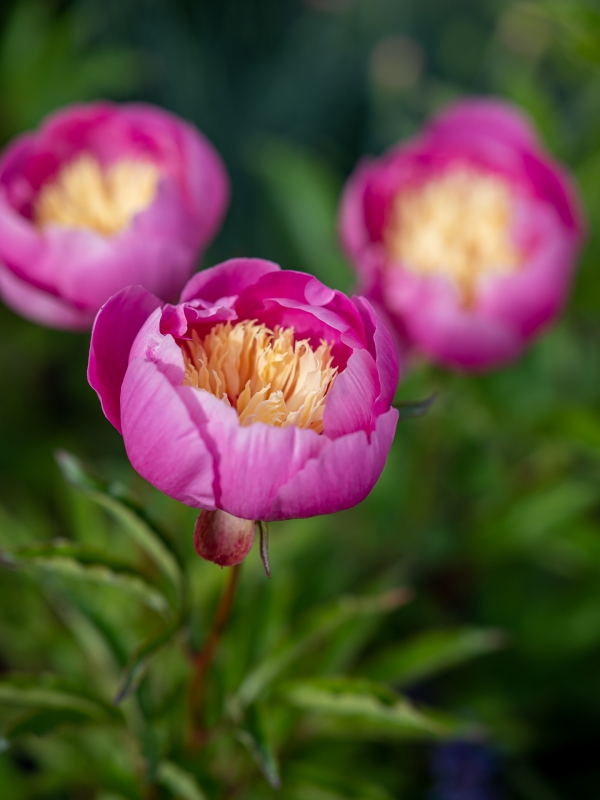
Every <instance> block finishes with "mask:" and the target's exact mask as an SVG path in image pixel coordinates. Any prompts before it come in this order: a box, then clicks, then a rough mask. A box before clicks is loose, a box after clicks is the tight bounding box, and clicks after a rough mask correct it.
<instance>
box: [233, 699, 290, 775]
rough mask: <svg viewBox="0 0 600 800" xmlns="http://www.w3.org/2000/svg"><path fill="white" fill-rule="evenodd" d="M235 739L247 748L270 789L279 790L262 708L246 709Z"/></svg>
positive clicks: (276, 769) (273, 755) (273, 757)
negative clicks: (241, 725)
mask: <svg viewBox="0 0 600 800" xmlns="http://www.w3.org/2000/svg"><path fill="white" fill-rule="evenodd" d="M236 737H237V738H238V740H239V741H240V742H241V743H242V744H243V745H244V747H246V748H247V750H248V751H249V753H250V755H251V756H252V758H253V759H254V761H255V762H256V765H257V766H258V768H259V769H260V771H261V772H262V774H263V775H264V777H265V778H266V780H267V781H268V783H269V784H270V785H271V786H272V788H273V789H280V788H281V777H280V775H279V765H278V763H277V758H276V756H275V753H274V751H273V747H272V745H271V741H270V739H269V735H268V731H267V726H266V720H265V712H264V709H263V708H261V707H259V706H257V705H254V704H253V705H251V706H249V707H248V709H247V710H246V718H245V720H244V727H243V728H241V729H240V730H239V731H237V733H236Z"/></svg>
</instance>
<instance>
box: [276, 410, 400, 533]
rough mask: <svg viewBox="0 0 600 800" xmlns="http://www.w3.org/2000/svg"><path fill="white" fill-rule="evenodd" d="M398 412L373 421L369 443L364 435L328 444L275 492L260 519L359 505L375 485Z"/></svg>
mask: <svg viewBox="0 0 600 800" xmlns="http://www.w3.org/2000/svg"><path fill="white" fill-rule="evenodd" d="M397 422H398V412H397V411H396V409H393V408H392V409H390V410H389V411H388V412H387V413H386V414H383V415H382V416H381V417H379V419H378V420H377V427H376V429H375V430H374V431H373V433H372V434H371V437H370V440H369V439H368V437H367V434H366V433H365V432H364V431H357V432H356V433H351V434H349V435H348V436H341V437H340V438H339V439H335V440H334V441H330V442H329V443H328V446H327V447H326V448H324V449H323V450H322V452H321V453H320V454H319V455H318V457H317V458H314V459H311V460H310V461H307V462H306V465H305V467H304V469H302V470H300V471H299V472H298V473H297V474H296V475H295V476H294V477H293V478H292V479H291V480H290V481H288V482H287V483H285V485H284V486H282V487H281V489H280V490H279V492H278V494H277V497H276V499H275V501H274V502H273V505H272V507H271V509H270V510H269V512H268V513H267V514H265V515H264V516H263V519H267V520H277V519H293V518H300V517H312V516H315V515H317V514H331V513H333V512H335V511H341V510H342V509H345V508H351V507H352V506H354V505H356V504H357V503H360V502H361V501H362V500H364V499H365V497H366V496H367V495H368V494H369V492H370V491H371V489H372V488H373V487H374V486H375V484H376V483H377V480H378V478H379V476H380V475H381V471H382V470H383V467H384V465H385V461H386V458H387V455H388V453H389V449H390V447H391V444H392V440H393V438H394V433H395V431H396V424H397Z"/></svg>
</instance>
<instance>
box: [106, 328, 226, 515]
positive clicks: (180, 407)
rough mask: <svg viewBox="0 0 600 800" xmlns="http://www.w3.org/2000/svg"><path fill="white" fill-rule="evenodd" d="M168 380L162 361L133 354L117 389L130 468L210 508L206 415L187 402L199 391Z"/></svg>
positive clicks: (198, 505) (161, 487)
mask: <svg viewBox="0 0 600 800" xmlns="http://www.w3.org/2000/svg"><path fill="white" fill-rule="evenodd" d="M169 338H170V337H169ZM173 346H174V347H177V345H175V344H174V343H173ZM179 355H180V361H181V364H180V372H181V377H182V379H183V356H181V352H180V354H179ZM172 378H173V376H172V375H169V374H167V373H165V372H163V371H162V369H161V362H160V361H148V360H145V359H143V358H134V359H133V361H132V362H131V363H130V364H129V367H128V369H127V373H126V375H125V379H124V381H123V388H122V391H121V419H122V424H123V439H124V442H125V449H126V450H127V455H128V456H129V459H130V461H131V463H132V465H133V467H134V468H135V469H136V470H137V471H138V472H139V474H140V475H141V476H142V477H143V478H145V479H146V480H147V481H149V482H150V483H151V484H153V486H156V487H157V489H159V490H160V491H161V492H164V493H165V494H166V495H168V496H169V497H173V498H175V499H176V500H179V501H180V502H182V503H185V504H186V505H188V506H192V507H194V508H206V509H209V510H214V508H215V507H216V506H215V496H214V491H213V480H214V462H213V456H212V454H211V451H210V447H209V445H207V442H206V441H205V437H204V436H203V430H205V427H206V418H205V416H204V414H203V413H202V409H201V408H200V407H198V406H196V405H195V404H194V403H193V402H190V401H189V395H190V393H191V392H196V391H197V390H194V389H192V388H191V387H189V386H174V385H173V383H172Z"/></svg>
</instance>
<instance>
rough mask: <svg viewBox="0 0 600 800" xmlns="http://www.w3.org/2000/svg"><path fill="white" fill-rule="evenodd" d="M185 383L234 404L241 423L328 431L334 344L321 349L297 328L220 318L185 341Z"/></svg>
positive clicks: (320, 431) (333, 375)
mask: <svg viewBox="0 0 600 800" xmlns="http://www.w3.org/2000/svg"><path fill="white" fill-rule="evenodd" d="M181 347H182V350H183V355H184V359H185V379H184V381H183V383H184V386H194V387H196V388H197V389H203V390H204V391H206V392H210V393H211V394H213V395H214V396H215V397H218V398H219V399H220V400H223V402H224V403H226V404H227V405H228V406H232V407H233V408H235V410H236V411H237V413H238V416H239V418H240V422H241V424H242V425H251V424H252V423H254V422H263V423H265V424H266V425H276V426H278V427H286V426H287V425H296V426H297V427H298V428H311V429H312V430H313V431H316V432H317V433H322V431H323V411H324V410H325V401H326V398H327V393H328V392H329V390H330V389H331V386H332V384H333V381H334V380H335V376H336V374H337V367H333V366H332V356H331V345H330V344H327V342H321V344H320V345H319V347H317V349H316V350H313V348H312V347H311V346H310V344H309V342H308V341H307V340H302V341H294V329H293V328H279V327H276V328H275V330H274V331H271V330H269V328H267V327H266V326H265V325H261V324H259V323H257V322H256V321H254V320H246V321H244V322H238V323H237V324H236V325H232V324H231V323H230V322H226V323H219V324H218V325H215V327H214V328H213V329H212V330H211V331H210V333H208V334H207V335H206V336H204V338H202V339H201V338H200V337H199V336H198V335H197V334H196V333H194V334H193V339H192V341H187V342H185V343H183V344H182V346H181Z"/></svg>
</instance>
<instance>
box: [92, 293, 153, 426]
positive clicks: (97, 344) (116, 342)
mask: <svg viewBox="0 0 600 800" xmlns="http://www.w3.org/2000/svg"><path fill="white" fill-rule="evenodd" d="M161 305H162V304H161V301H160V300H159V299H158V297H155V296H154V295H152V294H150V292H147V291H146V290H145V289H144V288H143V287H142V286H130V287H128V288H127V289H123V290H122V291H120V292H119V293H118V294H117V295H115V296H114V297H111V299H110V300H109V301H108V302H107V303H106V305H105V306H103V308H101V309H100V311H99V312H98V316H97V317H96V321H95V323H94V329H93V331H92V341H91V345H90V358H89V364H88V381H89V382H90V385H91V386H92V388H93V389H95V390H96V392H97V393H98V397H99V398H100V402H101V404H102V410H103V411H104V413H105V415H106V417H107V419H108V420H109V421H110V422H112V424H113V425H114V426H115V428H116V429H117V430H118V431H121V400H120V397H121V385H122V383H123V379H124V377H125V373H126V371H127V365H128V362H129V352H130V350H131V348H132V345H133V343H134V340H135V338H136V336H137V335H138V332H139V330H140V328H141V327H142V325H143V324H144V322H146V320H147V319H148V317H149V316H150V315H151V314H152V312H153V311H155V310H156V309H158V308H160V306H161Z"/></svg>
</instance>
